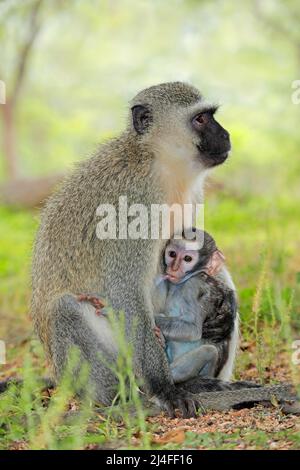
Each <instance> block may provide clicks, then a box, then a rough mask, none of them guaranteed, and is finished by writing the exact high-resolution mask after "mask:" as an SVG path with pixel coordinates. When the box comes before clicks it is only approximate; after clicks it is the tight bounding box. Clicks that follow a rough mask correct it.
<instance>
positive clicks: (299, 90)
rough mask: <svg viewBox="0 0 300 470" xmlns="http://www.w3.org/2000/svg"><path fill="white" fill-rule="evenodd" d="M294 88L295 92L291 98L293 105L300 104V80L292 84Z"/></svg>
mask: <svg viewBox="0 0 300 470" xmlns="http://www.w3.org/2000/svg"><path fill="white" fill-rule="evenodd" d="M292 88H293V90H295V91H294V92H293V93H292V96H291V100H292V103H293V104H300V80H294V81H293V82H292Z"/></svg>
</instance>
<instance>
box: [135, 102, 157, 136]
mask: <svg viewBox="0 0 300 470" xmlns="http://www.w3.org/2000/svg"><path fill="white" fill-rule="evenodd" d="M131 112H132V122H133V127H134V128H135V130H136V132H137V133H138V134H144V133H145V132H146V131H147V129H148V128H149V126H150V124H151V122H152V114H151V111H150V110H149V109H148V108H147V106H143V105H141V104H138V105H136V106H133V107H132V108H131Z"/></svg>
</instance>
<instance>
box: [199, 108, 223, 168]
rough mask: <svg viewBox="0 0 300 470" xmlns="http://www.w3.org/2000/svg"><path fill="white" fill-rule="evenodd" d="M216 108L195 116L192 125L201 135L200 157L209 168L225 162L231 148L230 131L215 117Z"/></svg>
mask: <svg viewBox="0 0 300 470" xmlns="http://www.w3.org/2000/svg"><path fill="white" fill-rule="evenodd" d="M215 111H216V109H215V108H210V109H208V110H205V111H201V113H199V114H197V115H196V116H194V118H193V119H192V126H193V128H194V130H195V131H196V132H197V134H198V135H199V137H200V139H199V143H198V144H196V146H197V149H198V150H199V158H200V159H201V161H202V162H203V163H204V164H205V166H206V167H207V168H210V167H213V166H216V165H220V164H221V163H223V162H224V161H225V160H226V159H227V157H228V154H229V151H230V149H231V144H230V136H229V132H227V131H226V129H224V128H223V127H222V126H221V125H220V124H219V123H218V122H217V121H216V120H215V118H214V112H215Z"/></svg>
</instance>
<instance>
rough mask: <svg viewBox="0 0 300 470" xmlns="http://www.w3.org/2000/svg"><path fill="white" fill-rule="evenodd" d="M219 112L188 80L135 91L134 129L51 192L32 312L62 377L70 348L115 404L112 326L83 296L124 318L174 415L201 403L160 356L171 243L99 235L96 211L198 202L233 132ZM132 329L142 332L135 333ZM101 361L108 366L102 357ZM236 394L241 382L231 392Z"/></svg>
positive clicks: (137, 354) (211, 384)
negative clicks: (162, 290)
mask: <svg viewBox="0 0 300 470" xmlns="http://www.w3.org/2000/svg"><path fill="white" fill-rule="evenodd" d="M215 111H216V108H215V107H213V106H210V105H208V104H207V103H206V102H205V101H204V99H203V97H202V95H201V94H200V92H199V91H198V90H197V89H196V88H194V87H193V86H190V85H188V84H185V83H181V82H174V83H164V84H160V85H157V86H153V87H150V88H148V89H145V90H143V91H142V92H140V93H138V95H137V96H136V97H135V98H134V99H133V101H132V103H131V108H130V112H129V119H128V126H127V128H126V130H125V131H124V132H123V133H122V134H121V135H120V136H119V137H117V138H115V139H112V140H111V141H109V142H108V143H106V144H104V145H102V146H101V147H100V149H99V151H98V152H97V154H96V155H95V156H93V157H92V158H90V159H89V160H87V161H84V162H82V163H81V164H80V165H79V166H78V167H77V169H76V170H75V171H74V172H73V173H72V174H71V175H70V177H69V178H68V179H67V180H66V181H65V183H64V185H63V186H62V188H61V189H60V191H58V192H57V193H56V194H55V195H54V196H52V197H51V198H50V199H49V201H48V203H47V204H46V207H45V209H44V211H43V214H42V219H41V225H40V228H39V231H38V234H37V238H36V242H35V246H34V254H33V268H32V287H33V297H32V314H33V319H34V324H35V328H36V331H37V332H38V334H39V337H40V339H41V341H42V343H43V345H44V347H45V350H46V353H47V356H48V358H49V361H50V363H51V365H52V368H53V373H54V376H55V377H56V378H59V376H60V375H61V373H62V371H63V368H64V365H65V363H66V359H67V353H68V350H69V347H70V346H71V345H76V346H77V347H79V349H80V351H81V354H82V359H85V360H86V361H88V363H89V365H90V380H91V383H93V384H94V385H95V394H96V396H95V398H96V399H97V400H98V401H100V402H102V403H104V404H107V405H109V404H111V402H112V400H113V398H114V397H115V393H116V387H117V378H116V377H115V376H114V374H113V373H112V371H111V370H110V369H109V368H108V367H107V366H106V365H105V364H106V363H107V361H114V360H115V358H116V356H117V353H118V347H117V344H116V342H115V340H114V338H113V335H112V332H111V329H110V326H109V322H108V321H107V319H106V318H105V317H97V316H96V315H95V308H94V307H93V306H92V305H91V304H89V303H88V302H84V301H82V300H79V299H78V298H77V294H81V293H83V294H92V293H95V292H96V293H101V294H102V295H103V296H104V297H105V298H106V299H108V300H109V302H110V304H111V306H112V308H113V309H114V310H115V311H119V310H122V311H124V312H125V316H126V333H127V335H128V339H129V340H131V341H132V342H133V344H134V371H135V374H136V376H137V377H139V378H142V379H143V384H144V388H145V390H146V391H147V393H148V395H149V396H151V397H154V398H155V399H156V401H157V402H158V403H159V404H160V406H161V408H162V409H164V410H167V411H168V412H169V414H170V415H174V410H175V408H179V409H180V410H181V412H182V413H183V415H184V416H193V415H194V414H195V410H196V408H197V405H198V403H197V400H196V399H195V397H194V396H193V395H192V394H191V393H190V392H189V383H188V382H187V383H185V384H184V386H183V388H179V387H176V386H175V385H174V383H173V380H172V377H171V374H170V370H169V365H168V361H167V358H166V355H165V353H164V351H163V350H162V348H161V346H160V345H159V343H158V341H157V339H156V338H155V335H154V332H153V328H154V318H153V310H152V306H151V285H152V282H153V279H154V277H155V275H156V272H157V266H158V260H159V257H160V254H161V252H162V249H163V246H164V243H165V241H164V240H153V239H150V238H149V239H147V240H145V239H141V240H132V239H126V240H123V239H120V240H118V239H116V240H115V239H113V240H112V239H105V240H100V239H98V238H97V237H96V225H97V221H98V220H97V216H96V209H97V207H98V206H99V205H100V204H107V203H108V204H112V205H113V206H114V207H116V208H118V200H119V197H120V196H124V195H126V196H127V198H128V205H130V204H134V203H139V204H144V205H145V206H146V207H147V208H148V213H149V214H150V206H151V204H164V203H167V204H170V205H172V204H173V203H179V204H184V203H190V202H196V201H197V199H198V198H200V197H201V195H202V191H203V182H204V179H205V176H206V175H207V173H208V171H209V170H210V169H211V168H213V167H215V166H217V165H220V164H221V163H223V162H224V161H225V160H226V159H227V157H228V153H229V151H230V139H229V133H228V132H227V131H226V130H225V129H224V128H223V127H222V126H221V125H220V124H219V123H218V122H217V121H216V120H215V119H214V113H215ZM133 324H134V325H135V326H136V328H135V329H133ZM99 356H100V357H101V356H103V358H104V359H105V361H104V362H105V364H104V362H101V360H99ZM234 387H235V388H236V386H234ZM228 388H231V387H230V385H228V384H224V383H223V382H221V381H218V380H217V379H204V378H199V379H197V382H196V383H195V380H194V381H193V386H192V387H191V390H192V391H193V392H195V391H197V392H200V391H201V390H202V391H210V390H223V389H228Z"/></svg>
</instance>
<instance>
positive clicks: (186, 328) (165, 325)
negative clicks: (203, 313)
mask: <svg viewBox="0 0 300 470" xmlns="http://www.w3.org/2000/svg"><path fill="white" fill-rule="evenodd" d="M199 316H200V315H199ZM155 322H156V325H157V326H158V327H159V328H160V330H161V332H162V334H163V335H164V337H165V338H166V339H167V340H173V341H197V340H198V339H201V335H202V324H201V323H200V322H196V321H195V322H187V321H184V320H180V319H178V318H174V317H166V316H163V315H156V316H155Z"/></svg>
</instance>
